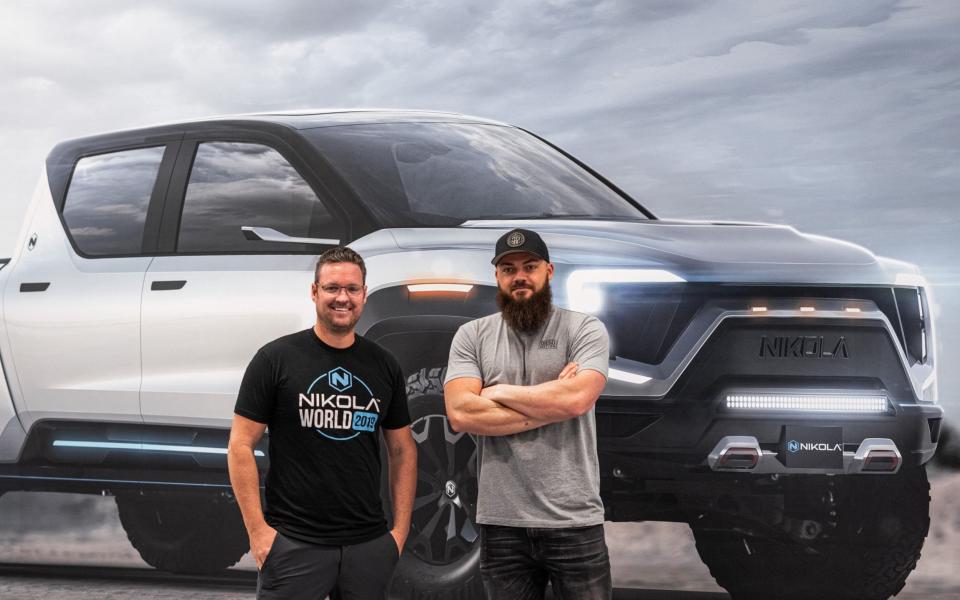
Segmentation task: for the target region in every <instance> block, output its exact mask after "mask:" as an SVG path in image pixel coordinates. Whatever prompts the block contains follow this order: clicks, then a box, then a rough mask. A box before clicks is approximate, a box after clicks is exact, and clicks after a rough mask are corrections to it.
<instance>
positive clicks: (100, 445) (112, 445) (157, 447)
mask: <svg viewBox="0 0 960 600" xmlns="http://www.w3.org/2000/svg"><path fill="white" fill-rule="evenodd" d="M53 445H54V446H55V447H61V448H97V449H101V450H141V451H152V452H184V453H186V454H226V453H227V449H226V448H205V447H203V446H170V445H167V444H138V443H136V442H84V441H82V440H54V441H53ZM253 455H254V456H265V454H264V453H263V451H262V450H254V451H253Z"/></svg>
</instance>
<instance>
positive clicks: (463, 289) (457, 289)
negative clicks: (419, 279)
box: [407, 283, 473, 294]
mask: <svg viewBox="0 0 960 600" xmlns="http://www.w3.org/2000/svg"><path fill="white" fill-rule="evenodd" d="M407 289H408V290H410V291H411V292H412V293H415V294H416V293H418V292H454V293H457V294H466V293H467V292H469V291H470V290H472V289H473V286H472V285H470V284H466V283H412V284H410V285H408V286H407Z"/></svg>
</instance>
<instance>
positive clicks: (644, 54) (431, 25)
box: [0, 0, 960, 410]
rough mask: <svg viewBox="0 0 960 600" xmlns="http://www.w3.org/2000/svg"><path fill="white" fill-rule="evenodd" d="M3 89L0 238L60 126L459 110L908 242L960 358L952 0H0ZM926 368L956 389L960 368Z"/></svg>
mask: <svg viewBox="0 0 960 600" xmlns="http://www.w3.org/2000/svg"><path fill="white" fill-rule="evenodd" d="M0 106H2V107H3V108H4V110H2V111H0V138H2V140H3V141H4V143H3V144H0V176H2V181H3V182H4V185H3V186H2V187H0V256H4V255H8V254H9V252H10V251H11V249H12V245H13V238H14V236H15V235H16V233H17V231H18V230H19V225H20V220H21V218H22V216H23V211H24V210H25V205H26V200H27V199H28V197H29V195H30V192H31V190H32V188H33V186H34V184H35V182H36V178H37V176H38V175H39V170H40V166H41V164H42V161H43V158H44V156H45V155H46V153H47V151H48V150H49V148H50V147H51V146H52V145H53V144H54V143H56V142H57V141H59V140H61V139H64V138H68V137H74V136H79V135H84V134H88V133H95V132H100V131H109V130H114V129H119V128H125V127H133V126H138V125H144V124H151V123H156V122H163V121H168V120H175V119H180V118H192V117H197V116H203V115H209V114H224V113H242V112H252V111H260V110H272V109H294V108H306V107H331V106H359V107H401V108H427V109H438V110H450V111H456V112H464V113H470V114H476V115H480V116H486V117H491V118H495V119H500V120H504V121H509V122H512V123H516V124H519V125H522V126H524V127H526V128H528V129H531V130H533V131H535V132H537V133H540V134H542V135H545V136H546V137H548V138H550V139H552V140H553V141H555V142H557V143H559V144H560V145H561V146H564V147H565V148H566V149H568V150H570V151H572V152H573V153H574V154H576V155H578V156H579V157H581V158H582V159H584V160H585V161H586V162H588V163H590V164H591V165H593V166H594V167H595V168H597V169H598V170H599V171H600V172H602V173H604V174H605V175H607V176H608V177H610V178H611V179H612V180H614V181H615V182H617V183H618V184H620V185H621V187H623V188H625V189H626V190H627V191H628V192H630V193H631V194H633V195H634V196H635V197H637V198H638V199H639V200H641V202H643V203H645V204H646V205H647V206H648V207H650V208H651V209H652V210H653V211H654V212H655V213H656V214H658V215H659V216H662V217H683V218H704V219H726V220H763V221H772V222H778V223H790V224H793V225H796V226H797V227H798V228H800V229H801V230H804V231H810V232H815V233H820V234H826V235H833V236H837V237H842V238H845V239H848V240H851V241H854V242H857V243H861V244H863V245H866V246H867V247H869V248H871V249H872V250H874V251H875V252H877V253H878V254H883V255H888V256H893V257H896V258H902V259H906V260H909V261H912V262H915V263H917V264H919V265H920V266H921V267H922V268H923V269H924V271H925V272H926V273H927V274H928V276H929V277H930V278H931V279H932V281H933V283H934V284H935V285H936V287H937V292H938V296H937V297H938V299H939V301H940V304H941V307H940V308H941V315H940V317H941V319H940V322H941V333H942V336H941V342H942V343H943V346H944V351H943V353H942V355H941V365H943V364H945V363H956V362H958V361H960V352H958V351H953V350H952V348H951V347H950V346H956V345H957V344H958V343H960V318H955V317H953V316H952V314H954V313H956V312H957V310H960V197H958V196H960V192H958V190H960V108H958V107H960V4H958V3H957V2H953V1H950V0H943V1H941V2H928V1H922V0H916V1H903V2H897V1H879V0H870V1H864V2H858V1H852V0H845V1H844V2H831V1H824V2H819V3H816V2H775V1H765V2H713V1H701V0H672V1H670V0H651V1H642V0H637V1H626V0H625V1H622V2H616V1H605V0H596V1H588V0H584V1H579V2H575V1H571V2H568V1H538V2H533V1H525V0H502V1H497V0H483V1H481V2H454V1H446V0H444V1H440V0H437V1H429V2H426V1H413V0H410V1H405V2H392V3H386V2H373V1H367V0H353V1H351V2H341V1H336V0H289V1H287V2H279V1H273V2H263V1H262V0H256V1H249V0H207V1H205V2H194V1H189V2H188V1H186V0H170V1H167V2H153V3H150V2H137V3H131V2H125V1H119V0H116V1H110V0H103V1H96V0H88V1H84V2H74V1H62V2H53V1H34V2H26V1H22V2H21V1H9V0H8V1H5V2H3V3H2V5H0ZM951 311H952V312H951ZM951 342H952V344H951ZM944 371H945V370H944ZM941 381H942V384H941V394H942V395H951V396H957V398H958V400H957V402H956V404H955V406H956V407H957V408H958V410H960V375H953V374H951V373H947V372H944V373H943V374H942V377H941ZM951 390H955V391H954V392H952V393H951ZM945 400H947V399H946V398H945ZM947 401H948V402H949V400H947Z"/></svg>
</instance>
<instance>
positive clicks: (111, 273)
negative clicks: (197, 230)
mask: <svg viewBox="0 0 960 600" xmlns="http://www.w3.org/2000/svg"><path fill="white" fill-rule="evenodd" d="M178 137H179V136H178ZM140 143H141V144H142V143H143V140H142V139H141V142H140ZM125 145H126V144H125ZM177 147H178V143H177V142H169V143H162V142H161V143H158V142H154V143H153V144H152V145H145V146H141V147H126V148H125V149H123V150H119V151H109V150H104V149H102V148H101V149H93V150H91V149H90V148H86V149H82V150H78V153H77V154H76V155H74V156H72V157H69V158H65V159H64V161H68V162H69V164H66V162H64V163H63V164H61V165H60V166H59V168H60V169H61V170H62V173H61V174H65V176H69V184H68V187H67V190H66V193H65V194H62V197H59V198H57V197H55V196H56V195H60V194H59V193H57V192H51V187H50V185H41V186H40V187H39V188H38V192H37V194H38V195H39V196H38V197H37V198H36V199H35V200H34V205H33V207H32V208H31V210H30V211H29V213H28V214H29V215H30V216H29V217H28V218H29V219H30V221H29V226H28V235H27V236H26V240H25V242H24V243H25V247H24V248H22V249H21V250H20V251H19V257H18V260H17V261H16V262H15V263H14V264H13V265H12V266H13V271H12V272H11V274H10V281H9V282H8V285H7V286H6V290H5V298H4V304H5V318H6V323H7V331H8V334H9V337H10V347H11V350H12V352H11V354H12V359H13V360H12V362H13V365H14V367H15V371H16V376H17V381H18V382H19V389H20V394H21V396H22V398H21V401H22V404H23V406H24V407H25V410H24V411H22V412H21V417H22V418H24V421H25V422H24V425H25V426H27V427H29V425H30V424H31V423H32V422H33V421H36V420H39V419H59V418H66V419H70V418H84V419H90V418H96V419H97V420H107V421H140V418H141V417H140V406H139V393H140V375H141V373H140V301H141V294H142V289H143V279H144V276H145V273H146V270H147V266H148V265H149V264H150V261H151V260H152V256H150V255H151V251H152V250H153V248H151V245H155V244H156V229H157V227H158V226H159V213H158V208H159V207H160V206H161V203H162V200H163V197H164V195H165V192H166V185H167V183H168V181H169V175H170V172H171V170H172V166H173V164H174V160H175V157H176V150H177ZM151 207H153V208H152V209H151Z"/></svg>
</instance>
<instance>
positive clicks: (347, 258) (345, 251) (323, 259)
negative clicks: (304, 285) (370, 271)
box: [313, 246, 367, 285]
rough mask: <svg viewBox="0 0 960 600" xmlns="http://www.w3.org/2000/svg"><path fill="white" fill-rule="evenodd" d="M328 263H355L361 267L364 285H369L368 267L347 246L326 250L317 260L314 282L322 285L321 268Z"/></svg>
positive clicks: (360, 257)
mask: <svg viewBox="0 0 960 600" xmlns="http://www.w3.org/2000/svg"><path fill="white" fill-rule="evenodd" d="M327 263H353V264H355V265H357V266H358V267H360V273H361V275H363V285H367V265H365V264H363V257H362V256H360V255H359V254H357V253H356V252H354V251H353V250H352V249H351V248H348V247H347V246H337V247H336V248H330V249H329V250H325V251H324V252H323V254H321V255H320V257H319V258H318V259H317V266H316V267H315V268H314V269H313V282H314V283H320V267H322V266H323V265H325V264H327Z"/></svg>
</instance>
